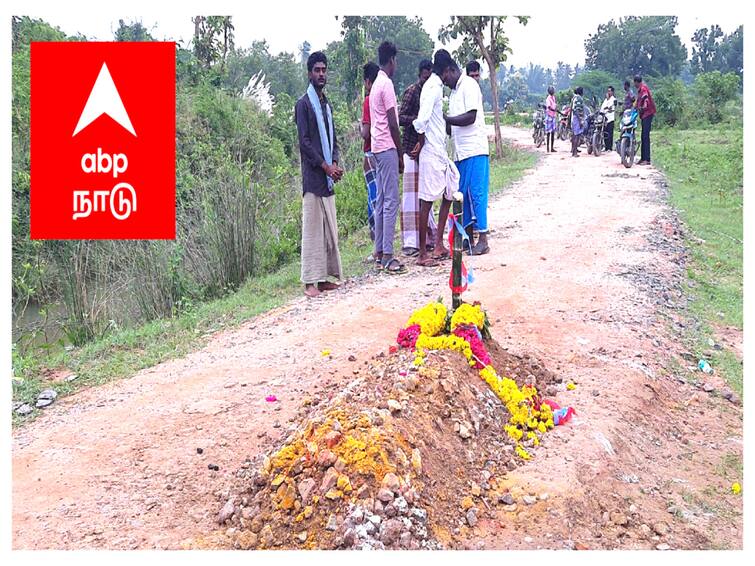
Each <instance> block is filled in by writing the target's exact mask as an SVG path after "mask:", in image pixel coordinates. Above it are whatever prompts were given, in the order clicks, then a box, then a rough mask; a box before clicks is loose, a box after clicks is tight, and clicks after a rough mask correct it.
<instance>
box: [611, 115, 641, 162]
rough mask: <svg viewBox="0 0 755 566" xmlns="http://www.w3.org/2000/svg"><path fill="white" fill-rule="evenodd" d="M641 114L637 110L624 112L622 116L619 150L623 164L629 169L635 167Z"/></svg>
mask: <svg viewBox="0 0 755 566" xmlns="http://www.w3.org/2000/svg"><path fill="white" fill-rule="evenodd" d="M638 116H639V114H638V112H637V110H636V109H635V108H628V109H626V110H624V114H622V116H621V125H620V130H619V131H620V132H621V136H620V138H619V143H618V145H617V148H616V149H617V150H618V152H619V155H620V156H621V163H622V164H623V165H624V167H626V168H627V169H629V168H630V167H631V166H632V165H634V156H635V154H636V153H637V135H636V132H637V118H638Z"/></svg>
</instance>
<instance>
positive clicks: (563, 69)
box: [553, 61, 572, 90]
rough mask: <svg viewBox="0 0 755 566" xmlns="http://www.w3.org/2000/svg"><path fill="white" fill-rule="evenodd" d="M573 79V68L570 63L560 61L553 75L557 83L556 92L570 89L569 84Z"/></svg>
mask: <svg viewBox="0 0 755 566" xmlns="http://www.w3.org/2000/svg"><path fill="white" fill-rule="evenodd" d="M571 79H572V68H571V65H569V64H568V63H564V62H563V61H559V62H558V63H556V71H555V72H554V75H553V81H554V82H555V83H556V84H555V85H554V86H555V87H556V90H563V89H565V88H569V84H570V83H571Z"/></svg>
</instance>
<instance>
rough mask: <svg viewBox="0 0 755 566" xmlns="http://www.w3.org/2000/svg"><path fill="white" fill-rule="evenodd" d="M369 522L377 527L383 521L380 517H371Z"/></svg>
mask: <svg viewBox="0 0 755 566" xmlns="http://www.w3.org/2000/svg"><path fill="white" fill-rule="evenodd" d="M367 520H368V521H369V522H370V523H372V524H373V525H375V526H376V527H377V526H378V525H380V523H381V522H382V521H383V519H381V518H380V515H370V517H369V518H368V519H367Z"/></svg>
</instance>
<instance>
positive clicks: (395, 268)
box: [383, 257, 406, 275]
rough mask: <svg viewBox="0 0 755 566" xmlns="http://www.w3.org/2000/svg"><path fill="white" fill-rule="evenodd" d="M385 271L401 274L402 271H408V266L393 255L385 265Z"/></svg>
mask: <svg viewBox="0 0 755 566" xmlns="http://www.w3.org/2000/svg"><path fill="white" fill-rule="evenodd" d="M383 271H384V272H385V273H390V274H391V275H399V274H401V273H406V266H405V265H404V264H402V263H401V262H400V261H399V260H397V259H396V258H395V257H392V258H391V259H390V260H388V263H386V264H385V265H383Z"/></svg>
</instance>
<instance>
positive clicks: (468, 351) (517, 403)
mask: <svg viewBox="0 0 755 566" xmlns="http://www.w3.org/2000/svg"><path fill="white" fill-rule="evenodd" d="M447 316H448V312H447V310H446V307H445V306H443V304H442V303H437V302H435V303H429V304H428V305H425V306H424V307H422V308H420V309H417V310H415V311H414V312H413V313H412V316H411V317H410V318H409V320H408V321H407V324H406V327H405V328H404V329H402V330H401V331H400V332H399V335H398V338H397V340H396V341H397V342H398V344H399V345H401V346H402V347H404V348H414V356H415V357H414V366H415V367H419V366H422V365H424V363H425V355H426V354H427V352H428V351H430V350H454V351H457V352H460V353H462V354H463V355H464V357H465V358H466V359H467V363H469V365H470V366H471V367H473V368H475V369H477V370H479V375H480V378H481V379H482V380H483V381H485V383H487V384H488V386H489V387H490V388H491V389H492V390H493V392H494V393H495V394H496V396H497V397H498V398H499V399H500V400H501V401H502V402H503V404H504V405H505V406H506V409H507V410H508V412H509V413H510V415H511V417H510V418H509V422H508V424H506V425H505V426H504V427H503V429H504V431H505V432H506V434H507V435H508V436H509V437H510V438H511V439H512V440H514V441H515V442H516V443H517V444H516V446H515V452H516V454H517V455H518V456H519V457H520V458H522V459H524V460H529V459H530V458H531V455H530V454H529V452H527V450H525V448H524V446H523V445H522V443H521V441H522V439H523V438H526V439H527V440H528V441H530V442H531V443H532V444H533V445H535V446H537V445H538V444H540V438H539V437H538V433H540V434H544V433H545V432H546V431H548V430H550V429H552V428H553V426H554V424H553V411H552V409H551V407H550V406H549V405H547V404H545V403H540V398H539V397H538V394H537V389H536V388H535V387H534V386H531V385H525V386H523V387H522V388H521V389H520V388H519V386H518V385H517V384H516V381H514V380H513V379H511V378H508V377H501V376H499V375H498V373H497V372H496V370H495V368H494V367H493V365H492V363H491V360H490V356H489V355H488V353H487V350H486V349H485V345H484V343H483V341H482V337H481V335H480V332H479V331H480V330H482V329H483V326H484V324H485V312H484V311H483V310H482V308H480V306H479V305H468V304H466V303H465V304H462V305H461V306H460V307H459V308H457V309H456V311H455V312H454V313H453V315H452V316H451V320H450V327H451V330H452V334H443V335H441V334H440V333H441V331H443V330H444V329H445V328H446V321H447Z"/></svg>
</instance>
